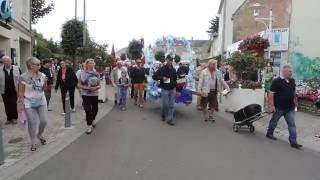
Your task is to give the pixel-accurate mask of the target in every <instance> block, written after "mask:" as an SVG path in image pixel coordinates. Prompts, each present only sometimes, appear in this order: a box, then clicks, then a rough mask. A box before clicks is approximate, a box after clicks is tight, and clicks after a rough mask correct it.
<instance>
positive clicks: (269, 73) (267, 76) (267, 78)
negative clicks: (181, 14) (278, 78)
mask: <svg viewBox="0 0 320 180" xmlns="http://www.w3.org/2000/svg"><path fill="white" fill-rule="evenodd" d="M272 81H273V70H272V67H271V66H268V67H266V70H265V72H264V73H263V82H264V90H265V104H266V105H267V104H268V95H269V91H270V88H271V84H272Z"/></svg>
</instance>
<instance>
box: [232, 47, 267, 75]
mask: <svg viewBox="0 0 320 180" xmlns="http://www.w3.org/2000/svg"><path fill="white" fill-rule="evenodd" d="M268 62H269V61H268V60H267V59H265V58H263V57H261V56H257V53H255V52H253V51H245V52H238V51H237V52H235V53H233V54H232V55H231V57H230V58H228V59H227V63H228V64H229V65H230V66H232V68H233V70H234V71H235V73H236V74H237V76H238V78H240V79H241V80H252V81H256V80H257V77H256V76H257V73H258V71H259V70H261V69H263V68H264V67H266V66H267V64H268Z"/></svg>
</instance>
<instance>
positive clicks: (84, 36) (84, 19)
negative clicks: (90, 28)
mask: <svg viewBox="0 0 320 180" xmlns="http://www.w3.org/2000/svg"><path fill="white" fill-rule="evenodd" d="M86 10H87V8H86V0H83V47H86V45H87V22H86Z"/></svg>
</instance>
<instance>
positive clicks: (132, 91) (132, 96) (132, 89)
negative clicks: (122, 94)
mask: <svg viewBox="0 0 320 180" xmlns="http://www.w3.org/2000/svg"><path fill="white" fill-rule="evenodd" d="M130 95H131V99H133V98H134V84H133V83H132V84H131V94H130Z"/></svg>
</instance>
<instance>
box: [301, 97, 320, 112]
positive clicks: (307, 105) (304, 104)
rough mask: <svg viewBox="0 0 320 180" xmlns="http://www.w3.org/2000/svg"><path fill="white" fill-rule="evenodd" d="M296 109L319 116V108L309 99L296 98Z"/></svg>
mask: <svg viewBox="0 0 320 180" xmlns="http://www.w3.org/2000/svg"><path fill="white" fill-rule="evenodd" d="M298 110H299V111H302V112H306V113H311V114H315V115H318V116H320V109H319V108H317V107H316V105H315V103H314V102H313V101H310V100H306V99H300V98H299V100H298Z"/></svg>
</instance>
